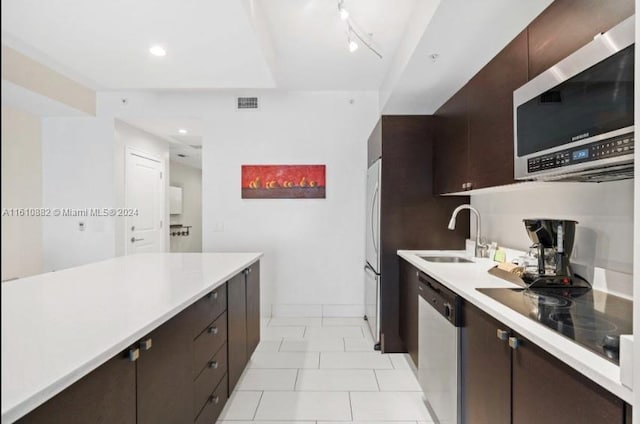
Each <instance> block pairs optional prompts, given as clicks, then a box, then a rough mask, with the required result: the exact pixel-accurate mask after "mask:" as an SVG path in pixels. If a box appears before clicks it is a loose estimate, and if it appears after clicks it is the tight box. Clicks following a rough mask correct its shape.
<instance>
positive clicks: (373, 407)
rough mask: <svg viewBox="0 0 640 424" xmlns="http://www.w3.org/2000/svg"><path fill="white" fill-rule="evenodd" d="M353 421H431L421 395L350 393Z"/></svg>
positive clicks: (414, 393)
mask: <svg viewBox="0 0 640 424" xmlns="http://www.w3.org/2000/svg"><path fill="white" fill-rule="evenodd" d="M350 395H351V406H352V409H353V420H354V421H365V422H370V421H408V420H412V421H431V416H430V415H429V411H427V407H426V406H425V404H424V400H423V398H422V393H416V392H351V393H350Z"/></svg>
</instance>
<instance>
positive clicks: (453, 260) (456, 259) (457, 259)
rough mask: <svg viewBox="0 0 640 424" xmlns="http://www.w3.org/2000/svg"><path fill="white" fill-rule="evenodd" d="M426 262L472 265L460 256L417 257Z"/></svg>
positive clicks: (470, 261)
mask: <svg viewBox="0 0 640 424" xmlns="http://www.w3.org/2000/svg"><path fill="white" fill-rule="evenodd" d="M419 257H420V258H422V259H424V260H425V261H427V262H440V263H457V264H462V263H473V261H472V260H469V259H467V258H463V257H461V256H419Z"/></svg>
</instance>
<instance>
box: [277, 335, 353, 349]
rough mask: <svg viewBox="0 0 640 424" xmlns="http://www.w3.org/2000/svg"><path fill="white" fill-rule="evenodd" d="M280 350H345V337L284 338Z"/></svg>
mask: <svg viewBox="0 0 640 424" xmlns="http://www.w3.org/2000/svg"><path fill="white" fill-rule="evenodd" d="M280 352H344V339H342V338H335V337H333V338H324V337H323V338H311V339H283V341H282V345H281V346H280Z"/></svg>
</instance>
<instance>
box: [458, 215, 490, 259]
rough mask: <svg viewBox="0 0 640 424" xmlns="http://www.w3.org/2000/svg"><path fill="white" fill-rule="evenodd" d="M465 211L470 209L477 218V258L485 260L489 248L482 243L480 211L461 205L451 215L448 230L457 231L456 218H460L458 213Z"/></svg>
mask: <svg viewBox="0 0 640 424" xmlns="http://www.w3.org/2000/svg"><path fill="white" fill-rule="evenodd" d="M464 209H469V211H471V212H473V213H474V214H475V216H476V251H475V257H476V258H484V257H485V252H486V251H487V247H489V246H488V245H487V244H485V243H482V241H481V240H480V212H478V210H477V209H476V208H474V207H473V206H471V205H460V206H458V207H457V208H455V209H454V210H453V213H452V214H451V219H450V220H449V226H448V228H449V229H450V230H455V229H456V217H457V216H458V213H459V212H460V211H461V210H464Z"/></svg>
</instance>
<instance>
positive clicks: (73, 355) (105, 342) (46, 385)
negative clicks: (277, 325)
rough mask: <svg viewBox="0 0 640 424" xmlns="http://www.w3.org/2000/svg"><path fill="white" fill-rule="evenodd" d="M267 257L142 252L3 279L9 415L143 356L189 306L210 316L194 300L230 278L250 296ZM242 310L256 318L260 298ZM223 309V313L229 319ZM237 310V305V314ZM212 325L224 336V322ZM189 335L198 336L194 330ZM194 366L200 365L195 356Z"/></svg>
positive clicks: (5, 407) (5, 412)
mask: <svg viewBox="0 0 640 424" xmlns="http://www.w3.org/2000/svg"><path fill="white" fill-rule="evenodd" d="M261 256H262V254H261V253H150V254H138V255H132V256H126V257H118V258H114V259H109V260H105V261H102V262H98V263H94V264H89V265H84V266H80V267H77V268H72V269H67V270H62V271H58V272H50V273H46V274H41V275H37V276H33V277H28V278H23V279H20V280H15V281H11V282H6V283H3V284H2V423H11V422H14V421H15V420H17V419H19V418H20V417H22V416H24V415H25V414H27V413H29V412H30V411H32V410H33V409H35V408H36V407H38V406H39V405H41V404H43V403H44V402H46V401H47V400H49V399H51V398H53V397H54V396H55V395H56V394H58V393H60V392H62V391H63V390H65V389H66V388H68V387H69V386H71V385H72V384H73V383H75V382H77V381H78V380H80V379H82V378H83V377H84V376H86V375H87V374H89V373H91V372H92V371H94V370H96V369H97V368H99V367H100V366H101V365H103V364H105V363H107V361H109V360H110V359H112V358H114V357H115V358H117V357H119V356H122V355H123V352H125V355H126V352H128V351H131V356H132V357H131V358H130V361H131V362H134V361H135V360H136V359H137V357H136V356H135V355H137V354H139V350H138V344H139V343H140V340H141V339H142V338H143V337H145V336H147V335H148V334H149V333H151V332H152V331H154V330H156V329H158V328H159V327H162V326H163V325H164V324H169V323H170V322H171V321H175V319H172V318H175V317H176V316H178V315H179V314H181V313H183V312H187V309H194V315H195V314H199V315H197V316H198V317H202V316H203V315H202V312H200V310H202V309H203V308H202V307H199V310H195V309H198V308H195V307H196V306H198V305H194V304H200V302H199V300H200V299H203V298H207V296H209V297H211V298H212V299H218V291H219V290H217V289H219V288H223V286H225V287H226V285H227V282H229V285H231V281H232V280H238V281H241V283H242V287H241V291H240V293H241V294H242V295H243V296H244V295H245V293H246V294H247V298H248V297H249V296H248V293H247V292H246V290H247V287H249V281H250V278H249V275H250V274H249V273H250V271H251V268H252V266H253V268H255V271H256V272H254V273H253V274H254V275H255V277H256V278H257V277H258V275H259V266H258V265H259V264H258V263H257V262H258V261H259V259H260V257H261ZM245 281H246V283H245ZM257 281H259V279H258V280H257ZM245 284H246V286H245ZM236 285H237V286H238V287H240V283H237V284H236ZM253 286H254V287H255V284H253ZM234 287H235V286H234ZM234 290H235V289H234ZM258 291H259V286H258ZM236 292H237V290H236ZM226 293H227V292H226V289H224V290H223V291H221V292H220V294H222V295H224V300H223V305H222V306H223V309H224V310H226V309H227V299H226ZM253 296H254V301H255V295H253ZM258 299H259V297H258ZM212 302H213V301H212ZM216 302H222V301H221V300H216ZM229 302H230V304H229V307H231V299H230V300H229ZM192 305H194V308H190V306H192ZM258 305H259V303H258ZM213 307H215V305H214V306H213ZM242 308H244V309H242ZM242 308H240V309H239V310H240V311H242V313H244V314H245V315H244V316H248V312H247V311H249V310H251V311H252V313H253V314H254V316H255V313H256V306H255V305H249V306H247V305H245V304H243V305H242ZM223 309H222V308H220V310H219V311H218V310H216V314H218V315H219V316H220V317H224V318H225V320H226V316H227V313H226V312H220V311H223ZM209 312H210V311H207V313H209ZM234 314H235V312H234V311H231V310H229V315H230V317H231V316H233V315H234ZM182 315H184V314H182ZM236 315H237V316H241V315H242V314H236ZM234 319H235V318H234ZM258 320H259V317H258ZM191 321H197V320H193V319H192V320H191ZM214 324H215V322H214ZM225 324H226V322H225ZM206 325H210V323H209V322H207V324H206ZM258 325H259V323H258ZM224 327H225V328H224V336H225V337H226V333H227V328H226V325H225V326H224ZM229 327H230V328H231V322H230V323H229ZM245 328H246V329H249V325H245ZM258 328H259V327H258ZM209 330H210V332H211V333H212V334H218V329H217V328H216V327H215V326H212V327H209ZM214 330H215V331H214ZM203 333H206V329H204V328H203ZM234 336H235V334H234ZM244 337H245V338H246V330H245V333H244ZM254 337H255V336H254ZM258 337H259V335H258ZM187 339H189V340H190V341H193V340H194V335H192V334H188V337H187ZM230 339H231V335H230ZM149 340H150V339H149ZM224 342H225V343H226V339H225V340H224ZM144 343H147V344H146V345H141V346H140V347H141V348H142V350H145V347H146V348H148V349H152V348H151V342H148V341H145V342H144ZM252 344H253V345H255V341H254V342H252ZM189 349H192V348H191V347H189ZM195 349H198V347H197V346H196V347H195ZM156 350H158V349H156ZM245 350H246V349H245ZM158 351H159V350H158ZM176 365H178V364H176ZM216 366H217V364H216ZM188 367H189V371H191V367H192V364H191V363H189V364H188ZM134 375H135V374H134ZM134 390H135V388H134ZM225 393H226V388H225ZM216 403H217V402H216Z"/></svg>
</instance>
